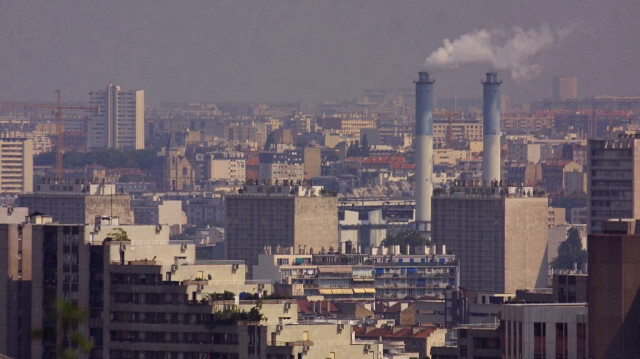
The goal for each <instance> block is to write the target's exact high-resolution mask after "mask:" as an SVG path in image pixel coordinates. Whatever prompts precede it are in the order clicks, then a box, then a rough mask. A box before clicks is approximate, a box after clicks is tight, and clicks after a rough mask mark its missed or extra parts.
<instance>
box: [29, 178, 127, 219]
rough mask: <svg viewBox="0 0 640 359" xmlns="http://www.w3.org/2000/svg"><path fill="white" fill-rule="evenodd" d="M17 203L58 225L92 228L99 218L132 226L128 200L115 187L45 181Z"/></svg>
mask: <svg viewBox="0 0 640 359" xmlns="http://www.w3.org/2000/svg"><path fill="white" fill-rule="evenodd" d="M17 202H18V206H20V207H27V208H29V212H30V213H34V212H39V213H41V214H44V215H47V216H51V217H52V218H53V220H54V221H55V222H58V223H67V224H92V223H95V218H96V217H101V216H109V217H118V218H119V220H120V223H122V224H132V223H133V222H134V220H133V212H132V211H131V199H130V197H129V196H128V195H123V194H117V193H116V189H115V185H109V184H107V185H104V184H88V183H81V182H78V181H75V182H63V183H55V182H54V183H51V181H48V182H47V183H39V184H36V185H35V192H34V193H26V194H20V195H18V201H17Z"/></svg>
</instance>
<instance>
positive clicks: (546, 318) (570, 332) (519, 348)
mask: <svg viewBox="0 0 640 359" xmlns="http://www.w3.org/2000/svg"><path fill="white" fill-rule="evenodd" d="M589 311H591V308H590V309H589ZM587 323H588V310H587V304H586V303H562V304H555V303H552V304H550V303H547V304H504V305H502V310H501V312H500V343H501V348H502V358H506V359H512V358H513V359H515V358H523V359H535V358H576V359H586V358H588V356H587ZM609 358H613V357H609Z"/></svg>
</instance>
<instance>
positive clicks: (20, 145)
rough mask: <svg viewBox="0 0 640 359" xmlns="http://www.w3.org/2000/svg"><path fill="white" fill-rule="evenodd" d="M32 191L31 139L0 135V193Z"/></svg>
mask: <svg viewBox="0 0 640 359" xmlns="http://www.w3.org/2000/svg"><path fill="white" fill-rule="evenodd" d="M29 192H33V141H32V140H30V139H27V138H10V137H0V193H2V194H19V193H29Z"/></svg>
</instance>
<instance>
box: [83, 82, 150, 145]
mask: <svg viewBox="0 0 640 359" xmlns="http://www.w3.org/2000/svg"><path fill="white" fill-rule="evenodd" d="M89 107H92V108H98V111H95V110H92V111H93V112H92V113H91V114H90V115H89V121H88V123H87V149H89V150H93V149H100V148H115V149H131V150H133V149H135V150H141V149H144V90H121V89H120V86H116V85H113V84H109V85H108V86H107V88H106V90H98V91H91V92H89ZM94 112H95V113H94Z"/></svg>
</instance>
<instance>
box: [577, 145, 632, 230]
mask: <svg viewBox="0 0 640 359" xmlns="http://www.w3.org/2000/svg"><path fill="white" fill-rule="evenodd" d="M587 147H588V153H587V163H588V166H587V167H588V169H589V170H588V172H587V188H588V193H587V206H588V216H589V219H588V223H587V227H588V230H589V233H602V223H603V222H605V221H607V220H608V219H609V218H640V201H638V200H636V197H637V196H638V193H640V181H639V180H638V179H640V172H639V171H640V137H638V136H636V135H625V136H624V137H622V138H618V139H613V140H589V141H588V143H587Z"/></svg>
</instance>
